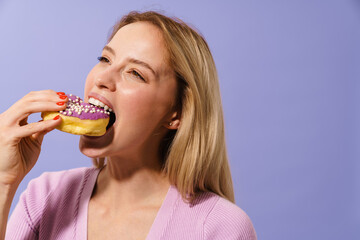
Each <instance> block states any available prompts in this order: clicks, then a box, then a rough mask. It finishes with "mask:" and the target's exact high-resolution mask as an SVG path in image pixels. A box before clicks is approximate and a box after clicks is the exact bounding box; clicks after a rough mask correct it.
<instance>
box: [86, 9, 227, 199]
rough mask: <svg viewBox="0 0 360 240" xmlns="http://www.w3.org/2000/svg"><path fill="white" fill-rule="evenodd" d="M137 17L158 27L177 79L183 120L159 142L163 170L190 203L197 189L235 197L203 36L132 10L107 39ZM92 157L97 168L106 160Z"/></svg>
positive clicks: (216, 87)
mask: <svg viewBox="0 0 360 240" xmlns="http://www.w3.org/2000/svg"><path fill="white" fill-rule="evenodd" d="M139 21H145V22H150V23H152V24H154V25H155V26H157V27H158V28H159V29H160V30H161V32H162V34H163V37H164V40H165V44H166V47H167V49H168V51H169V53H170V64H171V67H172V68H173V69H174V71H175V73H176V77H177V83H178V91H177V105H176V107H177V109H178V110H179V111H180V113H181V119H180V122H181V124H180V127H179V128H178V129H177V130H175V131H174V130H173V131H169V132H168V134H167V136H165V138H164V140H163V142H162V144H161V146H160V149H159V151H160V153H161V154H162V156H163V159H162V160H163V166H164V167H163V170H164V172H165V173H166V174H167V175H168V177H169V180H170V182H171V183H172V184H174V185H175V186H176V187H177V189H178V190H179V192H180V193H181V195H182V197H183V198H184V199H186V200H188V201H190V202H191V201H193V200H194V199H195V198H196V195H197V194H198V193H200V192H214V193H216V194H218V195H219V196H221V197H224V198H226V199H228V200H230V201H231V202H234V191H233V184H232V179H231V173H230V168H229V163H228V157H227V152H226V145H225V130H224V118H223V110H222V104H221V97H220V89H219V81H218V75H217V71H216V67H215V63H214V60H213V57H212V55H211V52H210V50H209V47H208V45H207V43H206V41H205V39H204V38H203V37H202V36H201V35H200V34H199V33H197V32H196V31H195V30H194V29H192V28H191V27H189V26H188V25H187V24H185V23H184V22H183V21H181V20H179V19H176V18H169V17H167V16H164V15H162V14H160V13H157V12H153V11H148V12H143V13H140V12H135V11H133V12H130V13H129V14H127V15H125V16H124V17H123V18H122V19H121V20H120V21H119V22H118V23H117V24H116V25H115V26H114V27H113V31H112V34H111V35H110V37H109V40H108V41H110V40H111V39H112V38H113V36H114V35H115V34H116V32H117V31H118V30H119V29H120V28H121V27H123V26H125V25H128V24H131V23H134V22H139ZM93 162H94V165H95V166H96V167H102V166H104V164H105V161H104V159H103V158H98V159H94V161H93Z"/></svg>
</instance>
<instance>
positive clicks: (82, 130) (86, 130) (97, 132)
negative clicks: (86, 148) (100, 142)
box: [41, 112, 109, 136]
mask: <svg viewBox="0 0 360 240" xmlns="http://www.w3.org/2000/svg"><path fill="white" fill-rule="evenodd" d="M57 115H60V117H61V118H62V122H61V124H60V125H59V126H57V127H56V128H57V129H59V130H60V131H63V132H67V133H71V134H76V135H88V136H102V135H104V134H105V133H106V126H107V125H108V123H109V118H100V119H97V120H89V119H80V118H77V117H71V116H66V115H63V114H61V113H59V112H43V113H42V114H41V117H42V118H43V119H44V120H49V119H53V118H54V117H56V116H57Z"/></svg>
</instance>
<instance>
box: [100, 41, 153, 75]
mask: <svg viewBox="0 0 360 240" xmlns="http://www.w3.org/2000/svg"><path fill="white" fill-rule="evenodd" d="M103 50H107V51H109V52H110V53H112V54H113V55H114V56H116V54H115V51H114V49H112V48H111V47H109V46H107V45H106V46H105V47H104V48H103ZM127 60H128V61H129V62H131V63H135V64H138V65H141V66H143V67H146V68H148V69H149V70H150V71H151V72H152V73H153V74H154V75H155V76H156V75H157V74H156V73H155V71H154V69H153V68H152V67H151V66H150V65H149V64H147V63H146V62H143V61H141V60H139V59H135V58H128V59H127Z"/></svg>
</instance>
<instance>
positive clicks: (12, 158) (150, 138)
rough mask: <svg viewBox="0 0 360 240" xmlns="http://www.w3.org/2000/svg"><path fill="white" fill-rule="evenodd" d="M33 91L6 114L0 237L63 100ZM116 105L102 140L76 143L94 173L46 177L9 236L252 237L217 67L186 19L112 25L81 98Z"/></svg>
mask: <svg viewBox="0 0 360 240" xmlns="http://www.w3.org/2000/svg"><path fill="white" fill-rule="evenodd" d="M63 96H64V95H63V94H62V93H57V92H55V91H52V90H47V91H39V92H32V93H29V94H28V95H26V96H25V97H24V98H22V99H21V100H19V101H18V102H17V103H15V104H14V105H13V106H12V107H10V108H9V109H8V110H7V111H6V112H4V113H2V114H1V115H0V134H1V137H0V147H1V149H2V151H1V155H0V191H1V192H2V193H5V194H2V195H1V197H0V198H1V199H0V207H1V209H0V211H1V233H2V236H4V234H5V228H6V222H7V221H6V219H7V216H8V213H9V208H10V205H11V202H12V199H13V196H14V193H15V191H16V189H17V186H18V185H19V183H20V182H21V180H22V179H23V178H24V176H25V175H26V174H27V173H28V172H29V171H30V169H31V168H32V167H33V166H34V164H35V163H36V161H37V158H38V156H39V153H40V147H41V143H42V140H43V137H44V135H45V134H46V133H47V132H49V131H52V130H53V129H54V128H55V127H56V126H57V125H58V124H60V123H61V118H58V117H56V118H54V120H48V121H42V122H38V123H31V124H27V121H26V120H27V116H28V115H29V114H32V113H35V112H44V111H59V110H62V109H64V108H65V105H66V104H65V103H66V102H67V99H63V98H64V97H63ZM91 97H93V98H95V99H98V100H100V101H101V102H103V103H105V104H107V105H108V106H110V107H111V108H112V109H113V110H114V112H115V116H116V121H115V123H114V124H113V126H112V127H110V128H109V129H108V130H107V132H106V134H105V135H104V136H101V137H89V136H81V138H80V144H79V145H80V150H81V152H82V153H83V154H85V155H86V156H89V157H91V158H93V159H94V165H95V167H94V168H80V169H72V170H68V171H62V172H56V173H44V174H43V175H42V176H40V177H39V178H37V179H35V180H32V181H31V182H30V184H29V186H28V188H27V190H26V191H25V192H24V193H23V194H22V196H21V198H20V202H19V203H18V205H17V207H16V208H15V210H14V212H13V214H12V216H11V218H10V220H9V223H8V226H7V229H6V239H145V238H146V239H256V234H255V231H254V228H253V226H252V223H251V221H250V219H249V218H248V216H247V215H246V213H244V212H243V211H242V210H241V209H240V208H238V207H237V206H236V205H235V204H233V202H234V193H233V188H232V181H231V176H230V170H229V165H228V161H227V156H226V147H225V137H224V123H223V115H222V106H221V100H220V91H219V86H218V79H217V73H216V68H215V64H214V61H213V58H212V56H211V53H210V51H209V48H208V46H207V44H206V42H205V40H204V39H203V38H202V37H201V36H200V35H199V34H198V33H196V32H195V31H194V30H193V29H191V28H190V27H188V26H187V25H186V24H184V23H183V22H181V21H179V20H174V19H170V18H168V17H165V16H163V15H161V14H158V13H156V12H144V13H137V12H131V13H129V14H128V15H126V16H124V17H123V18H122V19H121V20H120V22H119V23H118V24H117V25H115V26H114V29H113V33H112V35H111V36H110V39H109V41H108V44H107V45H106V46H105V47H104V49H103V52H102V55H101V57H99V63H98V64H97V65H96V66H95V67H94V68H93V69H92V70H91V71H90V73H89V75H88V77H87V80H86V84H85V97H84V100H85V101H88V100H89V98H91Z"/></svg>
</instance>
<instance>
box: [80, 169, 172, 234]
mask: <svg viewBox="0 0 360 240" xmlns="http://www.w3.org/2000/svg"><path fill="white" fill-rule="evenodd" d="M100 171H101V169H98V168H92V169H90V171H89V172H88V176H87V178H86V179H85V183H84V187H83V191H82V192H81V193H80V196H79V202H78V204H79V205H78V213H77V219H76V220H75V226H74V227H75V229H74V231H75V234H74V235H75V239H81V240H82V239H87V228H88V214H89V203H90V198H91V195H92V192H93V190H94V188H95V184H96V180H97V178H98V176H99V173H100ZM85 177H86V176H85ZM177 200H178V192H177V189H176V187H175V186H173V185H170V187H169V189H168V191H167V193H166V195H165V198H164V200H163V202H162V204H161V207H160V209H159V210H158V212H157V214H156V217H155V219H154V222H153V223H152V225H151V228H150V230H149V232H148V234H147V237H146V240H151V239H160V237H161V235H162V233H163V232H164V230H165V228H166V224H164V223H167V222H168V221H167V220H168V219H170V218H171V216H172V213H173V211H174V209H175V208H174V207H173V206H174V204H175V203H176V202H177Z"/></svg>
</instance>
